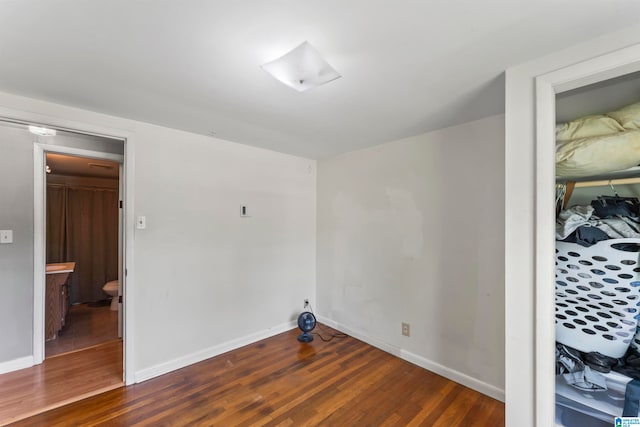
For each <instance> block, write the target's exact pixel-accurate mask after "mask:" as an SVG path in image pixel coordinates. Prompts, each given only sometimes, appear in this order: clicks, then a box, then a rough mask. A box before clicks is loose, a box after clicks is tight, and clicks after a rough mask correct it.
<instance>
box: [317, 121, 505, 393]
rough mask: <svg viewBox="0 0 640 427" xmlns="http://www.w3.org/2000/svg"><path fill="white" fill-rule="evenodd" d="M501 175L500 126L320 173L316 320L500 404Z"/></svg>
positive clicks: (414, 143) (471, 126)
mask: <svg viewBox="0 0 640 427" xmlns="http://www.w3.org/2000/svg"><path fill="white" fill-rule="evenodd" d="M503 164H504V116H502V115H500V116H493V117H490V118H487V119H483V120H479V121H475V122H471V123H467V124H464V125H460V126H455V127H451V128H447V129H443V130H440V131H436V132H431V133H427V134H423V135H418V136H416V137H412V138H407V139H403V140H399V141H394V142H390V143H386V144H382V145H379V146H376V147H372V148H368V149H364V150H360V151H355V152H351V153H347V154H344V155H341V156H338V157H335V158H332V159H329V160H324V161H321V162H319V164H318V276H317V277H318V279H317V286H318V311H319V312H320V313H321V314H322V315H323V316H324V318H326V320H328V321H329V322H330V323H332V324H334V325H336V326H337V327H339V328H340V329H343V330H345V331H348V332H350V333H352V334H354V335H356V336H358V337H359V338H361V339H364V340H365V341H367V342H370V343H372V344H374V345H378V346H380V347H382V348H384V349H385V350H388V351H390V352H393V353H396V354H398V355H400V356H401V357H404V358H406V359H408V360H411V361H413V362H415V363H418V364H420V365H422V366H424V367H427V368H428V369H431V370H434V371H436V372H438V373H441V374H443V375H445V376H448V377H450V378H452V379H454V380H456V381H459V382H462V383H464V384H465V385H468V386H470V387H473V388H476V389H478V390H480V391H482V392H484V393H487V394H489V395H492V396H494V397H497V398H502V399H503V398H504V392H503V389H504V279H503V271H504V222H503V220H504V199H503V194H504V193H503V191H504V170H503V167H502V166H503ZM401 322H409V323H410V325H411V337H409V338H407V337H403V336H402V335H401Z"/></svg>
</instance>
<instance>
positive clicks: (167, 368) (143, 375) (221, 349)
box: [134, 321, 297, 383]
mask: <svg viewBox="0 0 640 427" xmlns="http://www.w3.org/2000/svg"><path fill="white" fill-rule="evenodd" d="M296 326H297V324H296V323H295V322H293V321H292V322H287V323H283V324H281V325H278V326H274V327H273V328H269V329H265V330H262V331H258V332H255V333H253V334H249V335H246V336H244V337H240V338H236V339H233V340H231V341H227V342H225V343H222V344H219V345H215V346H213V347H209V348H206V349H204V350H201V351H197V352H195V353H191V354H187V355H185V356H182V357H178V358H177V359H173V360H169V361H168V362H164V363H160V364H158V365H155V366H151V367H149V368H145V369H142V370H140V371H137V372H136V373H135V374H134V382H136V383H139V382H142V381H146V380H150V379H151V378H155V377H157V376H160V375H164V374H166V373H169V372H171V371H175V370H177V369H181V368H184V367H185V366H189V365H193V364H194V363H198V362H202V361H203V360H206V359H209V358H211V357H215V356H218V355H220V354H223V353H226V352H228V351H231V350H235V349H236V348H240V347H243V346H245V345H248V344H252V343H254V342H256V341H260V340H263V339H265V338H269V337H272V336H274V335H278V334H280V333H282V332H286V331H289V330H291V329H293V328H295V327H296Z"/></svg>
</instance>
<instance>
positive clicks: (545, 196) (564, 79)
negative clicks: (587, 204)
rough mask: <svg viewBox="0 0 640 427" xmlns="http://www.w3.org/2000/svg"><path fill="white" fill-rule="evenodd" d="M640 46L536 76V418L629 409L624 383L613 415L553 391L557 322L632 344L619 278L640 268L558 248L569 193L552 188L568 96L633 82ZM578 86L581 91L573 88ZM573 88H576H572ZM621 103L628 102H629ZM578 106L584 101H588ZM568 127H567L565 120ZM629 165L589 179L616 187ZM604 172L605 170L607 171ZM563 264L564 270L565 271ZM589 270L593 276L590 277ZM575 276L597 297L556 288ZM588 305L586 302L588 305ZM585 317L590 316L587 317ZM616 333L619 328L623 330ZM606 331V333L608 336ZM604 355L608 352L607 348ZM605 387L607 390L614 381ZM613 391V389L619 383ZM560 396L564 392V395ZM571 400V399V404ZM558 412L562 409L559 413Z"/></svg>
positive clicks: (594, 421)
mask: <svg viewBox="0 0 640 427" xmlns="http://www.w3.org/2000/svg"><path fill="white" fill-rule="evenodd" d="M639 53H640V51H638V47H637V46H636V47H630V48H627V49H624V50H620V51H615V52H612V53H609V54H606V55H603V56H600V57H596V58H593V59H591V60H586V61H584V62H578V63H575V64H574V65H568V66H566V67H565V68H560V69H557V70H556V71H551V72H549V73H548V74H543V75H539V74H536V75H534V78H535V89H536V90H535V97H533V98H531V100H532V101H534V103H533V105H534V106H535V118H534V121H533V123H534V124H535V135H533V136H534V138H533V139H532V140H531V142H533V143H534V144H535V154H536V157H535V164H534V171H535V183H534V186H533V188H534V189H535V191H534V193H535V198H534V202H535V221H534V235H535V242H534V244H533V248H534V252H533V254H534V257H533V261H534V262H533V266H534V271H535V274H534V288H533V290H534V297H535V305H534V308H535V316H534V318H533V319H534V324H535V332H534V336H535V350H534V352H535V362H534V363H535V390H534V391H533V393H534V395H535V399H534V400H533V402H534V405H533V409H534V411H535V422H536V423H537V424H539V425H563V426H573V425H580V426H581V427H584V426H596V425H597V426H599V425H600V424H601V423H605V424H607V423H609V424H611V423H612V422H613V416H616V417H619V416H620V414H621V413H622V410H623V408H622V406H624V401H625V395H624V393H625V391H624V384H623V387H622V390H621V394H620V393H618V394H616V393H608V392H607V393H606V395H607V397H609V398H611V400H616V402H615V405H613V404H612V405H611V407H612V408H613V407H614V406H615V415H614V414H613V412H608V411H600V409H598V411H600V412H606V414H604V415H603V414H600V413H596V412H595V411H593V409H594V403H593V400H590V401H589V405H588V408H586V409H585V408H584V407H583V406H584V405H583V406H581V407H579V406H578V404H579V403H580V402H576V401H575V400H574V399H568V400H563V399H556V398H555V397H556V391H557V389H556V385H557V382H556V380H558V377H557V371H556V369H557V364H556V360H557V359H558V353H557V352H556V350H557V347H556V341H561V342H562V341H566V340H565V339H564V338H563V337H562V336H561V335H560V334H559V333H557V327H556V325H557V324H559V323H560V324H562V325H565V324H569V326H567V328H569V329H576V330H577V331H580V332H584V334H585V335H589V336H596V335H599V333H598V332H595V331H602V333H603V335H602V336H603V338H604V339H605V340H606V341H611V342H621V343H623V344H625V345H628V344H630V343H631V338H632V333H630V332H626V331H621V329H623V328H624V326H621V325H623V324H624V325H629V326H630V327H632V328H633V327H634V324H635V323H634V321H637V319H634V320H629V319H627V318H623V316H618V315H617V314H616V313H622V314H625V313H626V312H628V313H629V314H630V315H633V314H637V313H635V311H637V308H636V306H635V302H634V299H635V298H636V296H633V298H628V295H626V294H629V295H632V292H634V291H633V290H629V291H627V290H622V288H623V286H619V284H620V283H621V279H624V280H628V279H629V277H627V276H629V275H630V276H632V277H633V276H634V275H635V274H637V273H638V272H640V270H638V271H633V269H632V271H633V274H632V273H627V272H622V271H619V266H618V264H616V263H613V262H611V260H610V259H609V258H607V261H604V260H603V258H605V257H604V256H602V255H601V254H594V255H592V256H591V257H590V258H589V259H584V258H583V257H582V255H581V252H579V251H574V250H571V251H567V252H566V253H560V252H561V250H560V248H558V244H557V243H556V237H557V236H556V234H555V233H553V231H554V230H556V231H557V230H558V224H557V223H556V221H555V216H556V215H555V207H556V206H555V205H556V200H558V198H559V199H563V197H559V196H558V194H556V193H555V192H554V184H555V182H556V174H557V173H559V170H560V169H559V166H558V165H557V163H556V161H560V160H562V159H559V158H558V157H557V156H556V154H557V152H559V151H558V147H557V144H556V140H564V139H561V138H557V132H558V128H557V127H556V121H557V120H558V119H559V117H561V115H562V111H561V110H562V108H561V103H562V101H563V97H565V96H574V95H575V96H580V97H582V96H583V95H585V94H586V93H587V92H590V91H594V90H595V91H598V90H600V89H603V88H605V87H606V86H609V89H611V85H612V84H622V85H623V86H626V85H627V84H628V83H630V82H632V80H633V79H634V77H635V76H634V75H633V73H636V72H637V71H638V70H639V69H640V62H638V58H640V56H638V54H639ZM618 78H620V79H618ZM612 79H616V80H612ZM591 85H593V86H591ZM589 86H590V87H589ZM576 89H578V90H577V91H574V90H576ZM570 91H574V92H572V93H571V92H570ZM563 94H564V95H563ZM625 95H628V94H625ZM565 99H568V98H565ZM602 99H604V98H601V100H602ZM623 102H624V104H627V103H628V102H629V101H623ZM580 107H584V105H581V106H580ZM609 108H611V107H607V108H606V109H607V110H608V109H609ZM613 108H615V109H616V111H618V109H619V110H623V109H625V106H623V105H615V106H613ZM595 112H597V111H592V112H586V114H593V113H595ZM601 112H602V111H601ZM557 114H558V115H557ZM581 114H582V113H581ZM604 116H606V117H609V116H617V114H615V112H614V114H609V112H606V114H604ZM589 120H591V119H589ZM515 121H517V120H510V121H509V125H512V124H513V122H515ZM525 121H526V120H524V121H523V123H524V122H525ZM523 123H522V124H523ZM620 125H621V126H622V127H623V128H624V129H622V130H620V131H619V133H620V134H624V133H625V132H629V131H630V129H627V125H626V124H623V123H622V122H620ZM562 129H566V128H565V127H563V128H562ZM562 129H560V130H562ZM617 136H618V135H616V137H617ZM507 157H508V156H507ZM600 157H602V156H599V157H598V159H599V158H600ZM626 168H627V169H633V167H632V166H631V165H629V166H626ZM627 169H625V170H624V171H622V169H620V170H619V171H617V170H613V169H612V170H610V171H598V172H597V173H593V174H590V175H589V176H587V177H586V178H588V180H591V181H592V182H596V181H597V179H598V178H602V180H604V181H605V184H604V186H601V187H607V188H608V189H609V190H612V191H614V192H615V190H613V189H611V188H610V185H609V180H611V179H613V178H614V177H613V176H611V173H613V172H620V171H622V172H623V173H624V174H626V173H632V174H633V173H634V172H633V171H629V170H627ZM508 172H509V171H508ZM603 174H604V175H607V176H603ZM509 176H510V174H509V173H507V177H509ZM618 177H621V176H616V177H615V178H618ZM576 195H577V193H576ZM614 196H615V194H614ZM509 247H511V242H507V248H509ZM615 249H617V248H615ZM629 253H630V254H631V255H627V256H625V257H623V259H622V260H621V261H620V264H621V265H631V264H632V263H633V264H634V267H633V268H634V269H635V268H637V267H635V265H636V264H637V263H638V260H637V259H635V257H636V256H637V253H636V252H633V251H629ZM564 258H567V262H569V263H571V266H570V265H569V264H566V266H563V265H560V263H559V261H563V262H565V260H564ZM600 260H602V261H603V262H604V266H603V268H604V270H603V268H600V267H599V266H596V265H595V263H594V261H598V262H600ZM589 262H591V263H592V265H589V264H588V263H589ZM582 265H585V266H588V267H589V272H584V271H581V270H582V267H581V266H582ZM561 270H566V272H567V273H565V272H564V271H561ZM620 270H621V267H620ZM609 271H612V272H615V276H616V277H615V278H612V277H609V276H610V275H611V274H612V273H610V272H609ZM509 273H510V272H509V271H507V275H510V274H509ZM560 274H562V275H565V274H568V275H570V277H572V279H571V280H569V279H568V277H569V276H567V278H566V280H563V278H564V276H562V277H561V276H560ZM587 275H589V276H590V277H587ZM583 276H584V278H585V279H588V280H589V282H587V286H584V285H583V284H582V283H581V282H580V278H582V277H583ZM614 281H615V282H614ZM559 282H562V283H559ZM569 282H571V283H577V285H576V289H577V290H578V291H581V290H583V288H584V290H585V291H586V292H589V293H590V294H592V295H594V297H591V296H590V295H589V294H587V295H581V294H580V293H579V292H578V291H576V292H575V293H574V292H573V289H571V290H572V292H566V291H563V290H558V287H556V288H555V289H554V284H556V285H558V286H559V287H561V288H563V289H564V288H565V283H566V289H569V288H570V287H569ZM578 286H580V287H578ZM608 287H611V289H615V290H616V291H618V290H619V289H617V288H618V287H619V288H621V289H620V292H623V293H624V294H625V297H624V298H618V297H616V296H615V295H610V293H612V292H613V291H611V290H610V289H608ZM631 287H632V288H635V285H631ZM559 294H560V295H559ZM564 295H567V296H566V298H568V299H569V300H570V301H569V304H574V303H572V302H571V301H574V302H575V304H574V305H575V306H576V307H578V306H579V307H580V308H581V309H577V308H576V309H575V310H574V309H573V307H569V308H568V310H569V312H566V310H565V309H566V308H567V307H563V306H562V305H560V304H558V298H554V296H555V297H560V298H565V296H564ZM569 295H570V296H569ZM604 297H611V298H615V299H616V300H615V301H614V300H613V299H612V300H611V302H612V303H613V304H611V303H610V302H609V301H605V298H604ZM591 298H592V299H594V300H598V298H601V299H602V301H601V302H599V303H598V304H593V303H592V301H591ZM598 301H600V300H598ZM565 302H566V301H565ZM565 302H562V301H561V304H565ZM582 304H584V307H583V306H582ZM607 305H612V307H613V308H612V310H613V311H612V312H611V313H613V314H614V315H615V316H616V317H618V318H619V319H618V320H620V321H619V322H617V321H616V322H614V318H613V317H612V318H611V319H609V318H607V315H609V313H607V312H605V311H604V310H602V309H601V308H602V307H607ZM585 307H586V308H585ZM584 309H586V310H587V311H589V309H593V310H594V311H595V314H596V316H592V315H591V313H586V314H584V313H583V310H584ZM565 312H566V313H565ZM574 312H575V313H576V314H575V315H573V314H572V313H574ZM623 312H624V313H623ZM557 314H559V316H556V315H557ZM567 314H568V315H569V316H572V317H575V318H576V319H577V321H567V320H568V317H567ZM563 316H564V317H567V319H563V318H562V317H563ZM582 317H584V319H583V318H582ZM507 318H510V316H509V315H508V316H507ZM528 320H529V319H527V321H528ZM556 322H558V323H556ZM582 322H585V325H582ZM572 326H573V328H572ZM519 327H522V325H519ZM604 328H608V330H607V331H605V330H604ZM610 330H613V331H614V332H613V334H611V333H608V332H609V331H610ZM617 332H621V333H620V334H618V333H617ZM605 334H606V335H607V336H605ZM612 337H613V338H615V340H614V339H612ZM605 340H603V341H602V342H604V341H605ZM563 344H565V343H563ZM576 346H577V345H576V344H575V343H573V347H576ZM598 350H599V348H596V349H595V351H592V348H591V346H590V348H586V351H583V350H581V352H582V353H587V354H590V353H594V354H595V353H600V354H604V353H602V352H600V351H598ZM554 353H555V355H554ZM605 356H607V355H606V354H605ZM613 359H615V358H613ZM508 370H509V368H508ZM589 371H593V369H589ZM584 372H587V370H586V369H585V370H584ZM578 385H579V384H578ZM606 387H607V388H608V390H609V384H608V383H607V384H606ZM569 390H572V389H569ZM610 390H613V387H612V388H611V389H610ZM561 391H562V390H561ZM590 391H593V390H590ZM580 392H581V393H583V392H585V390H580ZM562 393H564V391H562ZM562 393H561V394H562ZM561 397H563V398H564V397H566V396H561ZM621 402H622V404H621ZM609 403H611V402H609ZM556 404H558V405H560V406H561V407H560V410H559V411H557V410H556V409H558V408H557V407H556ZM569 405H572V406H571V407H569ZM583 409H584V411H583ZM587 409H588V411H587ZM587 412H588V413H587ZM558 415H560V416H559V417H558ZM507 416H508V419H509V416H510V417H511V419H515V417H514V413H513V411H511V414H509V413H508V414H507ZM600 416H601V417H600ZM537 424H536V425H537ZM527 425H528V424H527Z"/></svg>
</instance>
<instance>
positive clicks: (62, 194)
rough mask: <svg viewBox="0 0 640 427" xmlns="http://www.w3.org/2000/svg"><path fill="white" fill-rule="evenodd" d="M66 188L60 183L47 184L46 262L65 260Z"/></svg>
mask: <svg viewBox="0 0 640 427" xmlns="http://www.w3.org/2000/svg"><path fill="white" fill-rule="evenodd" d="M66 204H67V190H66V188H65V187H64V186H62V185H48V186H47V263H53V262H66V261H67V259H66V258H67V255H66V254H67V252H66V244H67V242H66V239H65V237H66V233H65V222H66V216H65V214H66Z"/></svg>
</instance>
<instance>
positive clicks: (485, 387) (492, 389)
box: [316, 315, 505, 402]
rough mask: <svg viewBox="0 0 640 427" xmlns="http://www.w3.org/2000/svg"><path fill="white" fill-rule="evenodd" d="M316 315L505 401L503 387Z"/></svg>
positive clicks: (332, 324) (353, 335) (431, 369)
mask: <svg viewBox="0 0 640 427" xmlns="http://www.w3.org/2000/svg"><path fill="white" fill-rule="evenodd" d="M316 317H317V318H318V320H319V321H320V322H321V323H324V324H325V325H327V326H331V327H332V328H334V329H337V330H339V331H340V332H344V333H345V334H347V335H349V336H352V337H354V338H357V339H359V340H360V341H364V342H366V343H367V344H370V345H372V346H374V347H377V348H379V349H380V350H383V351H386V352H387V353H390V354H393V355H394V356H397V357H399V358H401V359H403V360H406V361H407V362H410V363H413V364H414V365H417V366H420V367H421V368H424V369H426V370H428V371H431V372H434V373H436V374H438V375H441V376H443V377H445V378H448V379H450V380H451V381H455V382H457V383H458V384H462V385H463V386H465V387H469V388H470V389H473V390H475V391H477V392H479V393H482V394H485V395H487V396H489V397H493V398H494V399H497V400H500V401H501V402H504V401H505V394H504V389H500V388H498V387H496V386H493V385H491V384H488V383H486V382H484V381H480V380H479V379H477V378H474V377H471V376H469V375H467V374H463V373H462V372H460V371H456V370H455V369H451V368H449V367H447V366H444V365H441V364H439V363H436V362H434V361H432V360H429V359H427V358H424V357H422V356H419V355H417V354H414V353H411V352H410V351H407V350H403V349H401V348H399V347H396V346H394V345H391V344H389V343H386V342H384V341H380V340H377V339H375V338H372V337H370V336H368V335H366V334H364V333H361V332H358V331H354V330H352V329H350V328H348V327H346V326H344V325H341V324H340V323H338V322H335V321H333V320H331V319H328V318H326V317H324V316H318V315H316Z"/></svg>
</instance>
